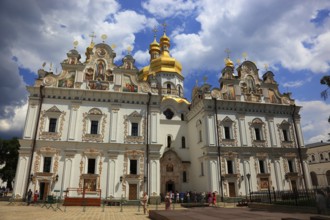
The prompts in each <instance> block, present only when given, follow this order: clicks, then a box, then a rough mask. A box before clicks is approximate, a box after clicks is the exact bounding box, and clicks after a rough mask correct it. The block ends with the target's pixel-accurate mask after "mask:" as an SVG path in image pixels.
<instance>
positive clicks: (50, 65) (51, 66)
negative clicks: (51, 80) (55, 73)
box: [49, 63, 53, 72]
mask: <svg viewBox="0 0 330 220" xmlns="http://www.w3.org/2000/svg"><path fill="white" fill-rule="evenodd" d="M52 68H53V63H50V64H49V72H51V71H52Z"/></svg>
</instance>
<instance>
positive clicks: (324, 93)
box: [320, 76, 330, 123]
mask: <svg viewBox="0 0 330 220" xmlns="http://www.w3.org/2000/svg"><path fill="white" fill-rule="evenodd" d="M320 83H321V84H322V85H326V86H328V88H326V89H325V90H323V91H322V92H321V97H322V98H323V99H324V100H326V99H327V98H328V93H329V91H328V90H329V88H330V76H323V77H322V79H321V81H320ZM328 122H329V123H330V116H329V118H328Z"/></svg>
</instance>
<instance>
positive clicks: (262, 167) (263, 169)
mask: <svg viewBox="0 0 330 220" xmlns="http://www.w3.org/2000/svg"><path fill="white" fill-rule="evenodd" d="M259 168H260V173H266V172H265V161H263V160H259Z"/></svg>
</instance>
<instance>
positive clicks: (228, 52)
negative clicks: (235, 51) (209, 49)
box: [225, 48, 231, 58]
mask: <svg viewBox="0 0 330 220" xmlns="http://www.w3.org/2000/svg"><path fill="white" fill-rule="evenodd" d="M230 52H231V51H230V50H229V49H228V48H226V49H225V53H226V54H227V58H229V54H230Z"/></svg>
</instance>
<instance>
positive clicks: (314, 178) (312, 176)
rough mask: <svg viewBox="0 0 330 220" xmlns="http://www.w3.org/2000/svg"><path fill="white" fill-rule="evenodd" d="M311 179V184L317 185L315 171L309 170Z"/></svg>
mask: <svg viewBox="0 0 330 220" xmlns="http://www.w3.org/2000/svg"><path fill="white" fill-rule="evenodd" d="M310 175H311V179H312V185H313V186H315V187H316V186H318V185H319V184H318V182H317V176H316V173H315V172H311V174H310Z"/></svg>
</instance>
